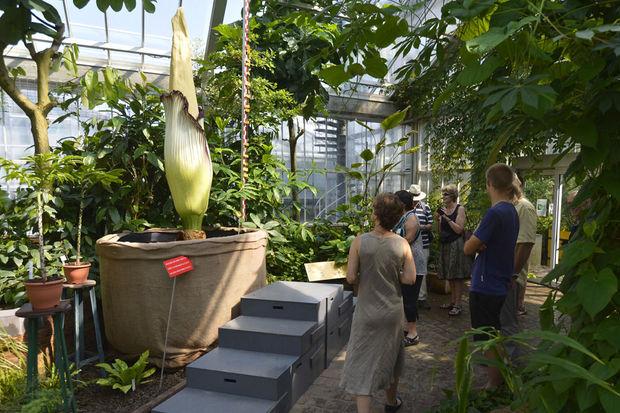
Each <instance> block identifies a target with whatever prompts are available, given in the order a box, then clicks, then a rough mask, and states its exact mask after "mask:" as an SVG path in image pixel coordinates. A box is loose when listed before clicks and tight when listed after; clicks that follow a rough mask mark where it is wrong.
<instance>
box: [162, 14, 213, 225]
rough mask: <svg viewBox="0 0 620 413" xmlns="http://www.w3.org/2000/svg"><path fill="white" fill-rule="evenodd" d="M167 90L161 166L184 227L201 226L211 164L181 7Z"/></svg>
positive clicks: (176, 26) (208, 193) (176, 18)
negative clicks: (163, 166)
mask: <svg viewBox="0 0 620 413" xmlns="http://www.w3.org/2000/svg"><path fill="white" fill-rule="evenodd" d="M172 29H173V36H172V55H171V59H170V92H169V93H167V94H164V95H162V97H161V100H162V102H163V104H164V112H165V116H166V132H165V134H166V138H165V142H164V165H165V171H166V179H167V181H168V186H169V187H170V192H171V194H172V200H173V201H174V207H175V209H176V210H177V212H178V214H179V216H180V217H181V221H182V223H183V229H185V230H196V231H200V230H201V229H202V219H203V216H204V213H205V212H206V211H207V207H208V206H209V195H210V193H211V182H212V180H213V166H212V164H211V154H210V153H209V147H208V144H207V139H206V136H205V131H204V129H203V126H202V116H201V113H200V110H199V108H198V103H197V99H196V89H195V87H194V82H193V74H192V61H191V49H190V41H189V32H188V30H187V24H186V22H185V17H184V14H183V10H182V9H181V8H179V9H178V10H177V13H176V14H175V16H174V17H173V19H172Z"/></svg>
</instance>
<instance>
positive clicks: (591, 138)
mask: <svg viewBox="0 0 620 413" xmlns="http://www.w3.org/2000/svg"><path fill="white" fill-rule="evenodd" d="M565 131H566V133H567V134H569V135H570V136H572V137H573V138H575V140H576V141H577V142H579V143H581V144H582V145H584V146H588V147H590V148H593V149H597V142H598V131H597V129H596V125H595V124H594V122H593V121H592V120H590V119H580V120H579V121H577V122H572V123H568V124H567V125H566V127H565Z"/></svg>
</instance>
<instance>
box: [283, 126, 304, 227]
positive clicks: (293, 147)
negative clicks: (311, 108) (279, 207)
mask: <svg viewBox="0 0 620 413" xmlns="http://www.w3.org/2000/svg"><path fill="white" fill-rule="evenodd" d="M286 123H287V126H288V144H289V154H290V160H291V167H290V172H291V175H290V177H291V179H296V178H297V176H296V175H297V140H298V139H299V136H300V134H299V132H298V131H297V128H296V127H295V123H294V122H293V118H289V119H288V120H287V121H286ZM291 198H292V199H293V204H297V203H299V191H298V190H297V187H296V186H295V185H293V186H291ZM300 215H301V214H300V211H299V210H298V209H297V208H295V206H294V205H293V218H294V219H295V220H297V221H299V219H300Z"/></svg>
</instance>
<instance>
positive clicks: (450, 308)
mask: <svg viewBox="0 0 620 413" xmlns="http://www.w3.org/2000/svg"><path fill="white" fill-rule="evenodd" d="M452 307H454V304H452V303H450V304H447V303H446V304H442V305H440V306H439V308H441V309H442V310H452Z"/></svg>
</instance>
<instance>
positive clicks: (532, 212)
mask: <svg viewBox="0 0 620 413" xmlns="http://www.w3.org/2000/svg"><path fill="white" fill-rule="evenodd" d="M515 181H518V182H515V183H516V184H517V185H515V186H517V187H518V188H520V189H521V190H520V191H519V192H518V193H517V196H516V197H515V200H514V206H515V209H516V210H517V215H518V216H519V235H518V237H517V246H516V247H515V263H514V275H513V280H512V283H511V289H510V290H509V291H508V295H507V296H506V301H505V302H504V305H503V307H502V312H501V315H500V320H501V326H502V334H504V335H512V334H516V333H518V332H519V320H518V319H517V315H518V314H525V305H524V302H525V288H526V285H527V274H528V270H529V268H528V259H529V257H530V253H531V252H532V247H533V246H534V243H535V242H536V221H537V219H538V216H537V215H536V208H535V207H534V205H532V203H531V202H530V201H528V200H527V199H526V198H525V197H524V196H523V184H522V182H523V181H522V178H520V177H517V176H515Z"/></svg>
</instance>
